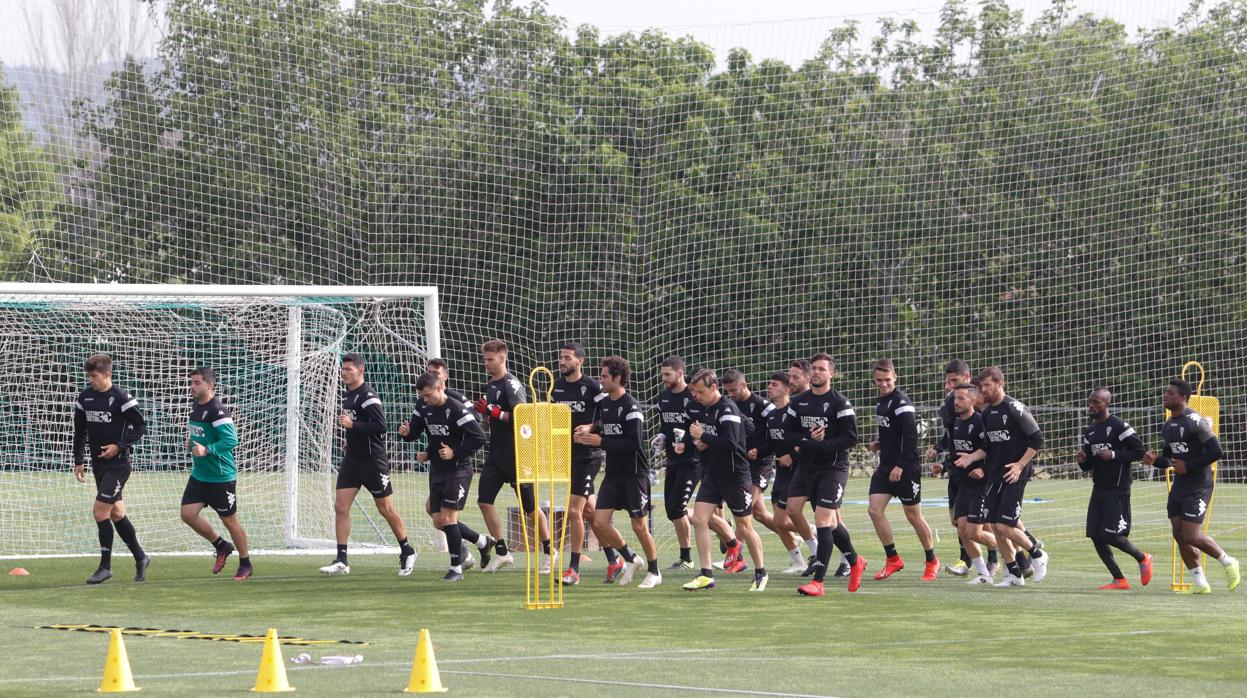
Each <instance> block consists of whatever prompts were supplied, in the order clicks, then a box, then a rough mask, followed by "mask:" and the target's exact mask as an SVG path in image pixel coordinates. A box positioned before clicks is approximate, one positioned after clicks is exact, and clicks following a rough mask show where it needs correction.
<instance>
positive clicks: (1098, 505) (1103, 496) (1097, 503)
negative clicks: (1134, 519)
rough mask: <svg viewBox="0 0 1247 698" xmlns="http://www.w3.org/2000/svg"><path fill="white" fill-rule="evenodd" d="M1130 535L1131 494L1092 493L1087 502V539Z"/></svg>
mask: <svg viewBox="0 0 1247 698" xmlns="http://www.w3.org/2000/svg"><path fill="white" fill-rule="evenodd" d="M1105 534H1107V535H1110V536H1111V535H1118V536H1128V535H1130V492H1129V491H1125V492H1096V491H1095V490H1092V491H1091V501H1089V502H1087V537H1088V538H1099V537H1100V536H1102V535H1105Z"/></svg>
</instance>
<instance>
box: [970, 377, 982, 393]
mask: <svg viewBox="0 0 1247 698" xmlns="http://www.w3.org/2000/svg"><path fill="white" fill-rule="evenodd" d="M970 385H972V386H974V389H975V390H978V389H979V388H982V387H983V381H981V380H979V377H978V376H975V377H974V378H971V379H970Z"/></svg>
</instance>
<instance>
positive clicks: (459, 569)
mask: <svg viewBox="0 0 1247 698" xmlns="http://www.w3.org/2000/svg"><path fill="white" fill-rule="evenodd" d="M450 571H451V572H458V573H459V574H463V565H451V566H450Z"/></svg>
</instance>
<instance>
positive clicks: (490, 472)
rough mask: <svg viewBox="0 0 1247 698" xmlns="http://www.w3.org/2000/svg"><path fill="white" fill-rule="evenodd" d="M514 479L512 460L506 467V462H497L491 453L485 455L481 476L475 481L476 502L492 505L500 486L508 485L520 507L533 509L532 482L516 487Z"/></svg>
mask: <svg viewBox="0 0 1247 698" xmlns="http://www.w3.org/2000/svg"><path fill="white" fill-rule="evenodd" d="M515 479H516V478H515V461H514V460H513V461H511V463H510V467H509V468H508V467H507V465H506V464H499V462H498V461H497V460H495V459H494V457H493V456H492V455H489V456H485V465H484V466H482V467H481V477H480V480H479V481H477V483H476V503H477V504H489V505H491V506H492V505H493V503H494V502H495V501H496V500H497V499H498V493H499V492H501V491H502V486H503V485H510V486H511V489H513V490H515V496H516V497H518V498H519V500H520V507H521V508H522V509H523V510H524V511H525V512H530V511H533V509H534V508H535V507H536V506H537V500H536V498H535V497H533V486H532V484H531V483H525V484H523V485H520V486H519V487H516V486H515Z"/></svg>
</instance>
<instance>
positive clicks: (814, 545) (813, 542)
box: [805, 538, 818, 555]
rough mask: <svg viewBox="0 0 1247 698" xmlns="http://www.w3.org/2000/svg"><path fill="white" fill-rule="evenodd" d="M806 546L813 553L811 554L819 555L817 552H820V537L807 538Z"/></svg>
mask: <svg viewBox="0 0 1247 698" xmlns="http://www.w3.org/2000/svg"><path fill="white" fill-rule="evenodd" d="M805 547H807V548H809V549H810V554H811V555H817V554H818V539H817V538H811V539H809V540H807V541H806V542H805Z"/></svg>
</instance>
